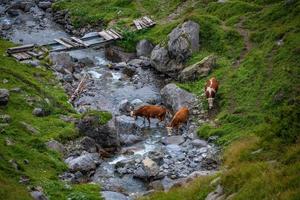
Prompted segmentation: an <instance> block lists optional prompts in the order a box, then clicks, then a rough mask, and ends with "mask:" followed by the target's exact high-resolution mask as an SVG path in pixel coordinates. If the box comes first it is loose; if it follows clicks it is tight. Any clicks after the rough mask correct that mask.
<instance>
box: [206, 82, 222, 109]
mask: <svg viewBox="0 0 300 200" xmlns="http://www.w3.org/2000/svg"><path fill="white" fill-rule="evenodd" d="M218 87H219V83H218V81H217V79H216V78H215V77H212V78H211V79H209V80H208V81H207V82H206V85H205V95H206V98H207V101H208V108H209V109H212V107H213V105H214V98H215V96H216V93H217V91H218Z"/></svg>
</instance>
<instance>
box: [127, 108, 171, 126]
mask: <svg viewBox="0 0 300 200" xmlns="http://www.w3.org/2000/svg"><path fill="white" fill-rule="evenodd" d="M167 112H169V113H170V111H169V110H168V109H166V108H164V107H162V106H156V105H147V106H142V107H140V108H138V109H137V110H135V111H131V113H130V115H131V117H135V119H137V117H143V118H144V123H145V119H147V120H148V122H149V126H150V118H157V119H158V120H159V122H162V121H164V120H165V118H166V115H167ZM159 122H158V123H159Z"/></svg>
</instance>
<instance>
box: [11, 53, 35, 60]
mask: <svg viewBox="0 0 300 200" xmlns="http://www.w3.org/2000/svg"><path fill="white" fill-rule="evenodd" d="M11 56H12V57H14V58H16V59H17V60H18V61H21V60H27V59H30V58H31V56H30V55H28V54H27V53H22V52H21V53H14V54H11Z"/></svg>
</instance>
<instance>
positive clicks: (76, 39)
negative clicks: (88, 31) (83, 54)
mask: <svg viewBox="0 0 300 200" xmlns="http://www.w3.org/2000/svg"><path fill="white" fill-rule="evenodd" d="M71 39H72V40H74V41H75V42H77V43H79V44H81V45H83V46H85V47H88V46H89V45H87V44H85V43H84V41H82V40H81V39H79V38H77V37H71Z"/></svg>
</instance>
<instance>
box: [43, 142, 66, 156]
mask: <svg viewBox="0 0 300 200" xmlns="http://www.w3.org/2000/svg"><path fill="white" fill-rule="evenodd" d="M46 146H47V147H48V148H49V149H51V150H53V151H57V152H60V153H64V152H65V147H64V145H63V144H61V143H60V142H58V141H56V140H50V141H48V142H46Z"/></svg>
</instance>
